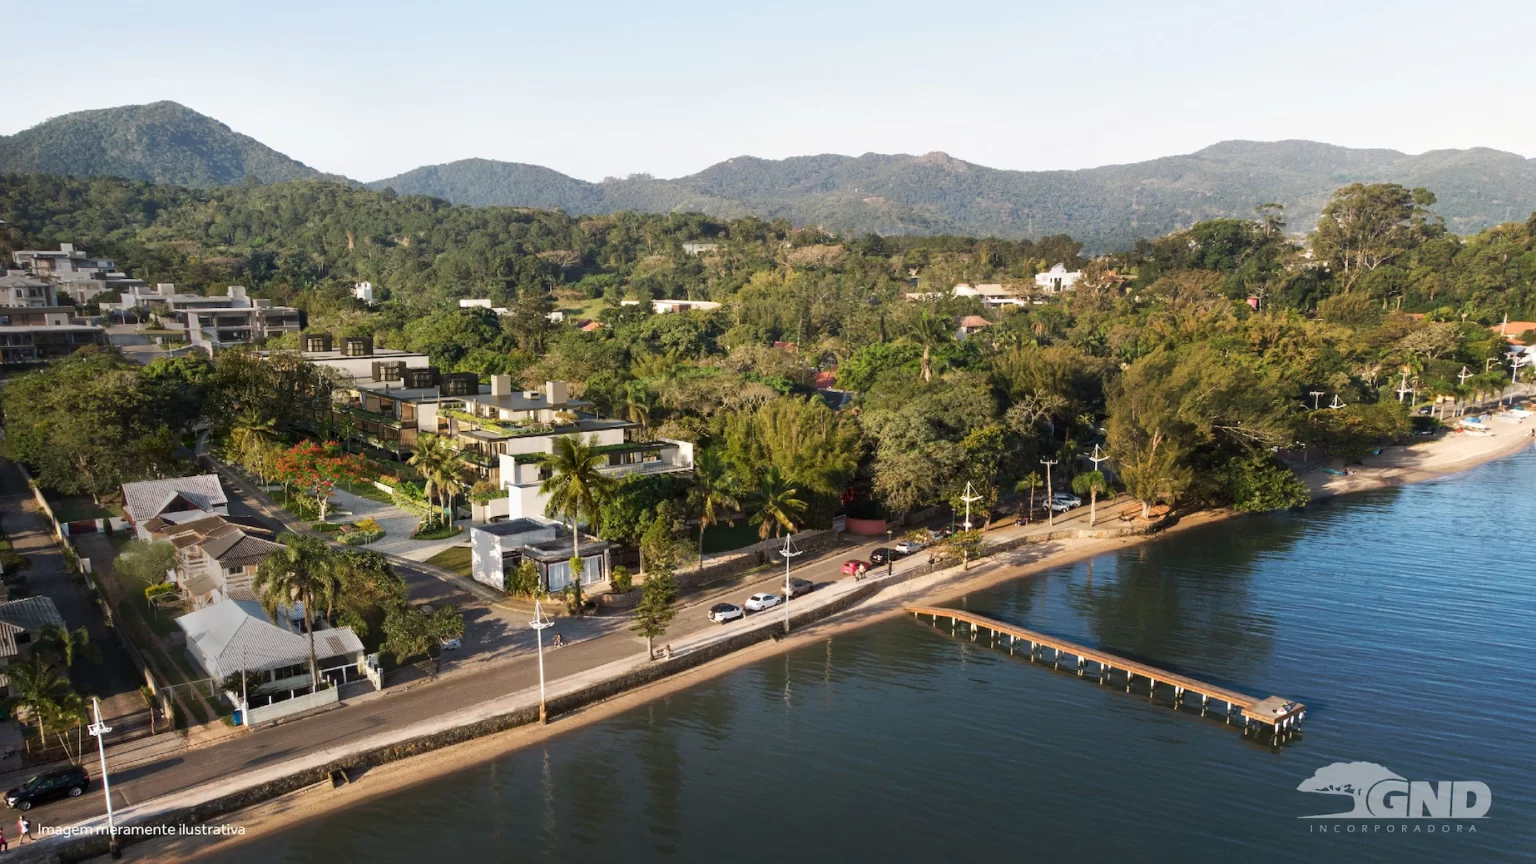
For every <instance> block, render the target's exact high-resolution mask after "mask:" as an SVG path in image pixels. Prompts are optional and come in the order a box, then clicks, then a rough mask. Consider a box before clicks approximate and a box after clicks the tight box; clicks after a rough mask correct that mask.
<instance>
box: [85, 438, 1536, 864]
mask: <svg viewBox="0 0 1536 864" xmlns="http://www.w3.org/2000/svg"><path fill="white" fill-rule="evenodd" d="M1499 427H1502V428H1499ZM1533 427H1536V422H1533V423H1530V424H1526V423H1520V424H1516V423H1500V424H1499V425H1498V427H1496V429H1498V432H1499V434H1495V435H1492V436H1487V437H1477V436H1472V435H1463V434H1455V433H1453V434H1449V435H1447V436H1445V437H1442V438H1437V439H1435V440H1432V441H1426V442H1422V443H1415V444H1412V445H1408V446H1405V447H1393V448H1389V449H1388V450H1387V451H1385V452H1383V453H1382V454H1381V455H1379V456H1373V457H1369V458H1368V459H1366V460H1364V464H1363V465H1359V466H1352V467H1350V468H1349V469H1348V470H1349V472H1350V473H1349V474H1347V475H1343V476H1338V475H1331V474H1327V473H1324V472H1322V471H1320V470H1312V471H1310V472H1308V473H1307V474H1306V475H1304V476H1303V480H1304V481H1305V482H1306V483H1307V485H1308V487H1309V488H1310V489H1311V491H1312V499H1313V500H1314V501H1318V500H1323V499H1327V498H1332V497H1335V496H1338V495H1346V494H1352V493H1356V492H1364V491H1371V490H1376V489H1384V488H1389V487H1392V486H1400V485H1405V484H1409V483H1419V482H1424V481H1428V480H1437V479H1441V478H1444V477H1450V476H1453V475H1456V474H1460V473H1462V472H1464V471H1466V470H1469V469H1471V468H1475V467H1477V466H1479V465H1483V464H1485V463H1488V462H1493V461H1496V460H1499V459H1503V458H1506V457H1509V456H1512V455H1514V454H1516V453H1518V452H1520V451H1521V450H1523V449H1526V448H1529V447H1531V446H1532V443H1533V439H1532V437H1531V432H1530V430H1531V428H1533ZM1236 515H1240V514H1236V513H1233V512H1232V511H1225V510H1222V511H1202V512H1199V513H1194V514H1191V515H1189V516H1187V517H1184V518H1183V519H1181V520H1179V522H1178V524H1176V525H1174V526H1172V527H1170V528H1169V529H1167V530H1165V531H1163V532H1160V533H1158V534H1153V535H1143V536H1135V537H1124V538H1113V539H1093V540H1062V541H1054V542H1051V543H1046V544H1042V545H1041V546H1039V547H1025V548H1023V549H1019V550H1016V551H1014V552H1009V553H1003V554H1001V555H998V556H995V557H993V558H991V559H987V560H986V561H983V562H982V563H980V564H978V565H977V566H976V567H974V568H972V569H971V570H970V571H969V572H962V573H953V572H950V571H943V572H940V573H935V574H932V575H929V576H923V577H919V578H916V579H912V580H910V581H908V582H904V583H902V584H899V585H895V586H891V587H890V588H888V589H886V590H884V591H882V592H880V593H879V594H878V595H876V596H875V597H873V598H871V599H870V600H869V601H867V602H865V603H863V604H861V605H859V606H856V607H854V608H852V609H850V610H848V611H846V612H843V613H840V614H838V615H836V616H834V617H832V618H829V619H826V620H824V621H821V622H818V623H816V624H813V625H810V626H808V627H806V628H804V629H803V630H801V631H799V632H797V633H795V634H793V635H791V636H789V637H788V638H785V639H783V640H781V641H778V642H772V641H768V642H761V643H758V644H756V645H754V646H752V647H750V648H747V649H744V650H741V651H737V652H734V653H732V654H730V655H727V656H725V657H722V658H720V659H718V660H714V661H712V662H709V663H706V664H704V665H702V666H699V667H698V668H695V669H692V670H688V671H686V672H682V673H679V674H677V675H674V676H671V677H669V678H665V679H663V680H661V681H658V682H656V683H654V684H650V685H647V686H645V687H641V688H638V689H636V690H631V691H628V692H626V693H623V694H620V695H619V696H616V697H614V698H612V699H608V700H606V701H604V702H600V703H597V704H594V705H590V706H588V707H586V708H583V709H580V710H578V711H574V712H572V713H570V714H566V715H561V716H559V717H557V718H555V719H553V720H552V721H551V722H550V723H549V724H548V725H529V726H520V727H517V728H515V729H509V730H506V731H504V732H500V733H497V734H494V735H488V736H486V737H483V738H477V739H474V740H471V741H466V742H464V743H462V744H457V745H454V746H451V747H447V748H444V749H442V750H437V751H434V752H432V753H431V754H425V755H422V756H416V757H412V758H409V759H403V760H401V761H398V762H392V763H389V764H386V765H381V766H379V767H376V768H372V769H370V770H369V771H368V772H367V773H366V774H365V775H364V776H363V777H361V778H359V780H358V781H357V782H355V783H352V784H348V785H346V786H343V787H341V788H339V789H332V788H329V787H327V786H324V785H323V784H322V785H321V786H320V787H311V788H309V789H306V790H300V791H298V792H294V793H292V794H290V795H285V796H281V797H279V798H275V799H273V800H271V801H266V802H263V803H261V804H257V805H255V806H252V807H249V808H246V809H244V810H241V811H238V812H236V813H232V814H229V815H228V816H227V817H224V818H222V819H219V820H216V824H222V825H229V826H241V827H243V828H244V829H245V834H244V835H239V836H236V835H230V836H191V837H171V838H164V839H157V840H152V841H147V842H144V843H137V844H133V845H131V846H127V847H124V849H123V858H124V860H145V861H149V860H153V861H161V862H175V861H188V862H191V861H209V860H214V859H215V858H216V856H217V855H218V854H219V853H220V852H223V851H225V850H227V849H230V848H232V847H233V846H235V845H237V844H241V843H245V842H249V841H251V840H254V839H256V838H259V837H264V836H270V835H271V834H272V833H273V832H276V831H281V830H283V829H285V828H290V827H292V826H294V825H297V824H299V823H301V822H305V821H309V820H312V819H316V818H320V817H322V816H325V815H327V814H329V813H331V812H334V811H335V810H338V809H341V808H343V807H350V806H354V805H356V804H359V803H362V802H365V801H368V800H371V799H374V798H379V797H382V796H385V795H390V794H394V793H396V792H399V791H402V790H404V789H408V788H410V787H411V786H415V785H418V784H420V783H423V782H426V781H429V780H433V779H436V778H439V777H443V776H445V775H448V774H452V773H455V772H457V771H460V770H463V769H465V768H469V767H472V766H475V765H479V764H482V763H484V762H487V761H490V760H493V759H496V758H499V757H501V756H504V755H506V754H508V753H511V752H514V751H516V750H518V749H520V748H524V747H529V746H533V745H536V744H539V743H541V742H543V741H547V740H549V739H550V738H553V737H555V736H557V735H561V734H564V733H566V732H570V731H574V730H575V729H578V728H580V727H582V726H585V725H587V724H589V723H596V722H599V721H601V720H605V719H607V718H610V717H613V716H615V715H617V714H620V713H622V712H624V711H628V710H630V709H632V708H635V707H637V706H640V705H643V704H645V703H647V702H650V701H652V700H655V699H658V698H661V697H664V696H667V695H669V694H672V693H676V692H678V691H680V690H683V689H686V688H688V687H692V686H694V685H695V684H698V683H700V682H702V681H707V680H710V679H712V678H717V677H719V676H721V675H724V674H726V673H728V672H731V671H733V670H735V669H738V668H741V667H742V666H746V665H748V664H751V663H755V662H758V661H760V660H763V659H766V658H768V657H772V656H774V655H776V654H778V653H780V652H783V651H789V650H793V649H795V648H799V647H803V646H806V645H810V644H814V643H817V642H822V641H825V640H826V639H828V638H830V637H832V636H835V635H837V634H840V633H845V632H848V631H850V630H854V629H857V628H860V627H865V626H868V625H870V624H874V623H876V622H879V621H884V620H888V619H890V618H892V617H895V616H897V615H901V614H903V612H902V608H903V607H904V606H906V605H909V604H915V603H923V604H928V605H935V604H942V603H945V602H948V601H951V600H954V599H956V598H958V597H960V596H962V595H965V594H967V593H971V592H974V591H978V590H984V589H987V588H990V587H994V586H996V585H999V584H1002V583H1005V582H1010V581H1013V580H1015V579H1022V578H1026V577H1030V576H1034V575H1036V574H1038V573H1040V572H1042V571H1045V570H1050V569H1053V568H1056V567H1060V566H1063V565H1066V564H1073V563H1076V562H1078V561H1082V560H1084V559H1086V558H1091V557H1094V556H1097V555H1101V554H1103V553H1105V552H1111V551H1115V550H1118V549H1122V548H1126V547H1129V546H1133V545H1136V544H1139V543H1146V542H1156V541H1157V540H1159V539H1161V538H1162V537H1165V536H1169V535H1172V534H1176V533H1178V532H1180V531H1183V530H1186V529H1189V528H1193V527H1196V526H1200V525H1208V524H1211V523H1213V522H1218V521H1223V520H1225V519H1228V518H1231V517H1232V516H1236ZM98 860H103V861H104V860H106V859H105V858H102V859H98Z"/></svg>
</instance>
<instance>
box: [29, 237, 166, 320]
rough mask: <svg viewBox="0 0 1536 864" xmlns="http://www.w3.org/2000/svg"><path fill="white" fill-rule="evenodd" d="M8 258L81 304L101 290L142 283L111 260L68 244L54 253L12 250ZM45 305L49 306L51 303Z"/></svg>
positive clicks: (128, 288) (133, 287) (135, 286)
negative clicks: (97, 256) (123, 271)
mask: <svg viewBox="0 0 1536 864" xmlns="http://www.w3.org/2000/svg"><path fill="white" fill-rule="evenodd" d="M11 260H13V261H14V262H16V266H18V267H20V268H22V269H24V270H26V271H27V272H28V273H29V274H31V275H32V276H33V277H35V278H38V279H42V280H44V281H46V282H48V283H50V284H51V285H53V286H54V287H55V289H56V290H57V292H58V293H61V294H63V295H64V296H66V297H69V298H70V299H72V300H74V301H75V302H76V303H79V304H82V305H83V304H85V303H89V302H90V301H91V299H92V298H93V297H95V296H96V295H98V294H101V293H103V292H108V291H117V292H122V291H131V290H137V289H140V288H142V287H143V286H144V283H143V282H141V281H139V280H138V279H133V278H130V277H129V276H128V275H127V274H124V273H121V272H119V271H118V269H117V264H116V263H114V262H113V261H112V260H111V259H109V258H95V257H93V256H91V255H89V254H87V253H86V252H85V251H84V250H80V249H76V248H75V247H74V245H73V244H70V243H63V244H61V245H60V246H59V248H58V251H54V252H50V251H41V250H35V249H33V250H23V251H20V252H13V253H11ZM47 305H50V306H51V305H53V302H52V301H50V302H49V303H48V304H47Z"/></svg>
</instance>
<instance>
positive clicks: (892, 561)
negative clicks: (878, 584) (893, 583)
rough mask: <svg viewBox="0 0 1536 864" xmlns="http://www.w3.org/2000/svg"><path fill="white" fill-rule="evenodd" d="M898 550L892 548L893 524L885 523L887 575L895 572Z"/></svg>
mask: <svg viewBox="0 0 1536 864" xmlns="http://www.w3.org/2000/svg"><path fill="white" fill-rule="evenodd" d="M895 566H896V550H895V549H892V548H891V523H889V522H887V523H885V575H887V576H889V575H891V573H893V572H895V571H894V570H893V568H894V567H895Z"/></svg>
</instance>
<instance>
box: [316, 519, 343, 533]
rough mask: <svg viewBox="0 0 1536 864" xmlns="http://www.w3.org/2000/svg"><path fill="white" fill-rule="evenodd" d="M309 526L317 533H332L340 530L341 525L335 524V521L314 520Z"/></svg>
mask: <svg viewBox="0 0 1536 864" xmlns="http://www.w3.org/2000/svg"><path fill="white" fill-rule="evenodd" d="M309 527H310V528H311V529H313V530H314V531H315V532H316V533H319V534H334V533H336V532H337V531H340V530H341V527H342V526H340V525H337V524H336V523H335V522H316V523H315V524H313V525H311V526H309Z"/></svg>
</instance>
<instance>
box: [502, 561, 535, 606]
mask: <svg viewBox="0 0 1536 864" xmlns="http://www.w3.org/2000/svg"><path fill="white" fill-rule="evenodd" d="M505 578H506V582H505V583H504V584H505V586H506V589H507V593H508V594H514V595H517V596H519V597H532V596H533V595H535V594H537V593H538V591H539V568H538V567H536V566H534V563H533V562H532V561H528V560H524V561H523V562H522V563H521V564H519V565H517V567H515V568H513V569H511V570H508V571H506V574H505Z"/></svg>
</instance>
